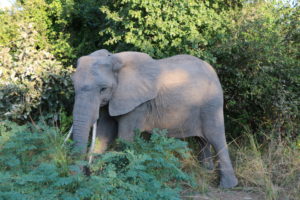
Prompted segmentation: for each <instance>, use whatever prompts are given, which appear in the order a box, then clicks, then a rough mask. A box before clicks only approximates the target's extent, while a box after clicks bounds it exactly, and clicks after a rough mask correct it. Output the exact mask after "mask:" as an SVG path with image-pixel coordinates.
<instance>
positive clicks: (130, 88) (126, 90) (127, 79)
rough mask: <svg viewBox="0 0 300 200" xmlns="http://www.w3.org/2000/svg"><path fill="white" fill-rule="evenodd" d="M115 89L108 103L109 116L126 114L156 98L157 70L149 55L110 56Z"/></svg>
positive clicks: (126, 53) (132, 53)
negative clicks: (115, 83) (114, 74)
mask: <svg viewBox="0 0 300 200" xmlns="http://www.w3.org/2000/svg"><path fill="white" fill-rule="evenodd" d="M111 59H112V63H113V70H114V71H115V73H116V76H117V82H118V83H117V87H116V89H115V90H114V92H113V96H112V99H111V100H110V102H109V114H110V115H111V116H119V115H123V114H126V113H128V112H130V111H132V110H133V109H135V108H136V107H137V106H139V105H141V104H142V103H144V102H146V101H149V100H151V99H153V98H155V97H156V96H157V93H158V88H157V78H158V74H159V68H158V67H157V66H156V65H155V60H153V59H152V58H151V57H150V56H149V55H147V54H145V53H139V52H123V53H118V54H114V55H113V56H111Z"/></svg>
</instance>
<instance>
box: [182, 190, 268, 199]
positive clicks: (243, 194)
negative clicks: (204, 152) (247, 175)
mask: <svg viewBox="0 0 300 200" xmlns="http://www.w3.org/2000/svg"><path fill="white" fill-rule="evenodd" d="M182 197H183V198H182V199H184V200H263V199H264V195H263V194H261V193H259V192H257V191H253V190H252V191H251V190H249V191H246V190H222V189H218V188H211V189H210V190H209V192H207V193H203V194H201V193H194V194H186V195H183V196H182Z"/></svg>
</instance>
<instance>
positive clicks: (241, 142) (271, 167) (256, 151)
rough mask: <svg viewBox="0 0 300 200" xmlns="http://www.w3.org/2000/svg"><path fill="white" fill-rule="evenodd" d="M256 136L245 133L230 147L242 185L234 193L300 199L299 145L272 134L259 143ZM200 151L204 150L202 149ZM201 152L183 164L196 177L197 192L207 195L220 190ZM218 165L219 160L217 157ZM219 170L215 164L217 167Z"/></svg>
mask: <svg viewBox="0 0 300 200" xmlns="http://www.w3.org/2000/svg"><path fill="white" fill-rule="evenodd" d="M255 135H256V134H253V133H251V132H250V130H249V129H248V130H247V129H246V131H245V132H244V133H243V137H241V138H238V139H236V140H234V141H233V142H231V143H230V144H229V151H230V154H231V159H232V162H233V165H234V169H235V172H236V175H237V177H238V180H239V185H238V186H237V187H236V188H233V189H232V190H241V191H247V192H248V191H252V192H256V193H258V194H259V196H263V198H264V199H266V200H277V199H291V200H296V199H299V197H300V143H299V139H298V140H296V141H295V140H293V141H289V140H288V139H282V138H278V137H273V136H274V134H273V133H269V134H267V133H265V132H260V133H259V134H258V135H263V136H264V138H265V139H264V141H263V142H262V141H260V142H258V139H257V138H256V137H255ZM200 151H201V149H200ZM198 152H199V149H197V150H194V155H193V156H191V157H189V158H188V159H186V160H183V161H182V162H183V166H184V167H185V170H186V171H188V172H189V173H193V174H194V175H195V176H196V180H197V183H198V187H197V191H198V192H200V193H206V192H209V191H211V190H212V188H214V187H216V186H217V183H218V173H217V170H216V169H215V170H213V171H211V170H207V169H205V168H203V167H202V166H201V165H199V161H198V159H197V157H198V155H197V154H198ZM214 160H215V161H216V160H217V158H216V157H214ZM215 166H216V163H215Z"/></svg>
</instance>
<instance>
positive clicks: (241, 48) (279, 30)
mask: <svg viewBox="0 0 300 200" xmlns="http://www.w3.org/2000/svg"><path fill="white" fill-rule="evenodd" d="M296 16H299V8H289V7H283V6H281V5H277V6H275V5H274V4H273V3H270V2H258V3H254V4H245V5H244V7H243V8H242V9H241V10H240V11H234V12H232V14H231V18H232V20H231V23H229V24H227V26H228V27H229V29H228V30H230V31H229V32H227V35H226V37H225V36H224V38H223V40H222V42H221V43H220V44H219V45H218V46H217V48H216V47H211V48H210V49H209V51H210V52H212V54H213V55H215V56H216V58H217V64H216V66H217V68H218V72H219V75H220V78H221V83H222V85H223V89H224V91H225V102H226V107H225V109H226V113H227V117H228V118H229V120H228V130H230V131H231V132H234V133H235V135H233V136H235V137H236V136H238V135H239V134H240V130H241V127H243V126H245V125H250V127H251V128H252V130H253V131H254V132H255V131H256V130H258V129H259V128H264V129H268V130H270V132H271V130H273V129H274V128H275V129H276V130H277V133H276V134H277V136H278V135H281V136H283V135H286V136H296V134H297V132H299V120H300V115H299V107H300V102H299V98H300V90H299V87H300V78H299V74H300V61H299V51H298V50H297V49H299V42H300V40H299V34H300V32H299V30H300V23H299V20H298V21H297V20H295V17H296ZM290 25H292V26H290Z"/></svg>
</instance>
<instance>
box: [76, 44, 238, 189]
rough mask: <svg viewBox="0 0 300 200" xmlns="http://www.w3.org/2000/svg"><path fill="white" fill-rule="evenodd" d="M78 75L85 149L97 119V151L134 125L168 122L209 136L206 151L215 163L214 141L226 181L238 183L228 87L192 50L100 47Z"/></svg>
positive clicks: (179, 133) (79, 133)
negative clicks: (226, 115) (172, 52)
mask: <svg viewBox="0 0 300 200" xmlns="http://www.w3.org/2000/svg"><path fill="white" fill-rule="evenodd" d="M72 78H73V83H74V87H75V104H74V111H73V117H74V122H73V139H74V140H75V143H76V146H77V147H78V148H79V149H81V151H82V153H85V152H86V150H87V142H88V137H89V134H88V133H89V131H90V128H91V126H92V125H93V123H94V122H96V121H97V126H98V128H97V137H98V139H100V145H98V146H97V147H96V150H95V152H96V153H102V152H103V151H105V150H106V148H107V146H108V144H110V143H111V142H112V141H113V140H114V139H115V138H116V137H119V138H122V139H125V140H132V139H133V134H134V132H133V130H134V129H140V130H145V131H150V130H152V129H153V128H160V129H165V128H166V129H168V131H169V136H172V137H177V138H184V137H191V136H196V137H201V138H204V141H205V142H204V144H205V148H204V150H203V153H202V156H201V157H202V159H203V160H204V161H205V162H206V165H207V166H208V167H209V168H211V167H212V160H211V152H210V144H211V145H212V146H213V147H214V149H215V151H216V152H217V155H218V158H219V165H220V166H219V167H220V175H221V180H220V186H221V187H223V188H230V187H234V186H236V185H237V183H238V182H237V179H236V177H235V175H234V171H233V168H232V165H231V161H230V158H229V154H228V149H227V145H226V139H225V130H224V119H223V92H222V88H221V85H220V82H219V79H218V77H217V74H216V73H215V71H214V69H213V68H212V67H211V66H210V65H209V64H207V63H206V62H204V61H202V60H200V59H198V58H196V57H193V56H189V55H177V56H173V57H170V58H165V59H160V60H155V59H152V58H151V57H150V56H149V55H147V54H145V53H139V52H121V53H117V54H111V53H109V52H108V51H107V50H99V51H96V52H94V53H92V54H90V55H87V56H83V57H81V58H79V60H78V66H77V69H76V73H75V74H74V75H73V77H72ZM100 108H101V109H100ZM99 110H100V111H99Z"/></svg>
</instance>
